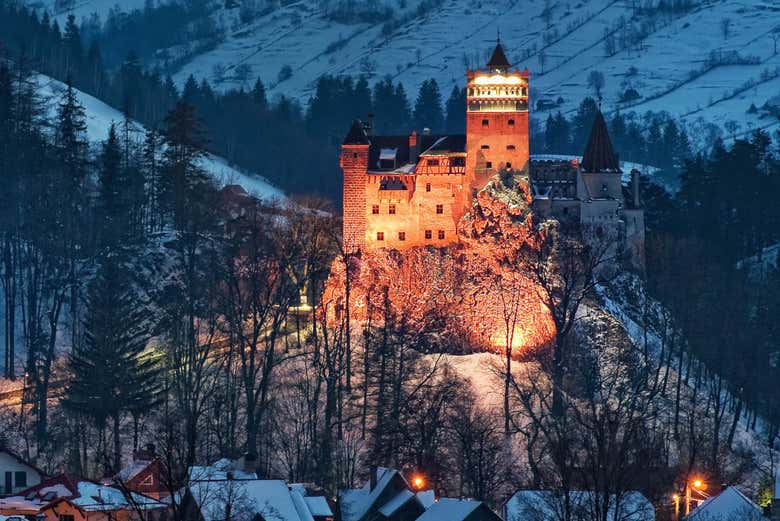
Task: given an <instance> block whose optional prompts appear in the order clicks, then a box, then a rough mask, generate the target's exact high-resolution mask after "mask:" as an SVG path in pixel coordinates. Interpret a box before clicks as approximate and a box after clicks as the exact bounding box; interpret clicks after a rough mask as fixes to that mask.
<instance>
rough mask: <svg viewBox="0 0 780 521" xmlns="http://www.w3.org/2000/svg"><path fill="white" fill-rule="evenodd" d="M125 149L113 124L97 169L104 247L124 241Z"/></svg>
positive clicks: (100, 220)
mask: <svg viewBox="0 0 780 521" xmlns="http://www.w3.org/2000/svg"><path fill="white" fill-rule="evenodd" d="M121 170H122V150H121V148H120V146H119V138H118V137H117V134H116V127H115V126H114V124H113V123H112V124H111V127H110V128H109V130H108V139H107V140H106V142H105V143H104V144H103V151H102V153H101V155H100V171H99V172H98V183H99V190H100V198H99V209H98V212H97V215H98V219H99V224H98V227H97V229H98V233H99V241H100V244H101V245H102V246H103V247H107V248H113V247H114V246H116V245H117V244H120V243H121V240H122V237H121V234H123V232H124V229H125V226H126V225H127V223H126V222H125V218H124V214H125V213H126V209H125V208H123V203H124V201H123V200H122V199H123V198H122V193H121V192H122V189H123V186H122V183H121Z"/></svg>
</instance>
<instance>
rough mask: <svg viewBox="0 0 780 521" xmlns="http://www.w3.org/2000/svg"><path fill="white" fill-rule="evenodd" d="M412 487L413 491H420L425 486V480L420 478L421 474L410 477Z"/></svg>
mask: <svg viewBox="0 0 780 521" xmlns="http://www.w3.org/2000/svg"><path fill="white" fill-rule="evenodd" d="M412 486H413V487H414V488H415V490H422V488H423V487H424V486H425V478H424V477H423V476H422V474H415V475H414V476H412Z"/></svg>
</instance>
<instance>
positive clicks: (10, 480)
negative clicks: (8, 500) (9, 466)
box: [3, 472, 14, 494]
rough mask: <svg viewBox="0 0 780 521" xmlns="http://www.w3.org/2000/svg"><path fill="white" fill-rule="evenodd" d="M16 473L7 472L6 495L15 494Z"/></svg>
mask: <svg viewBox="0 0 780 521" xmlns="http://www.w3.org/2000/svg"><path fill="white" fill-rule="evenodd" d="M13 478H14V473H13V472H6V473H5V487H3V488H4V489H5V490H4V492H3V493H5V494H13V492H14V482H13Z"/></svg>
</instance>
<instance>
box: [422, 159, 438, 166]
mask: <svg viewBox="0 0 780 521" xmlns="http://www.w3.org/2000/svg"><path fill="white" fill-rule="evenodd" d="M425 164H426V165H428V166H439V160H438V159H429V160H428V161H426V162H425Z"/></svg>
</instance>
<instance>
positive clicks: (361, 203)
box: [340, 120, 369, 253]
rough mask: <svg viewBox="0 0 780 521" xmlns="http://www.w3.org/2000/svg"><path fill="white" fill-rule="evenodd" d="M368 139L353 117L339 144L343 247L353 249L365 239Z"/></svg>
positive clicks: (360, 245)
mask: <svg viewBox="0 0 780 521" xmlns="http://www.w3.org/2000/svg"><path fill="white" fill-rule="evenodd" d="M368 148H369V140H368V136H367V135H366V131H365V129H364V128H363V124H362V123H361V122H360V121H359V120H355V121H354V122H353V123H352V126H351V127H350V129H349V132H348V133H347V136H346V137H345V138H344V142H343V143H342V145H341V161H340V166H341V170H342V171H343V172H344V193H343V195H344V200H343V205H344V218H343V228H342V232H343V239H342V240H343V243H344V251H345V252H350V253H354V252H356V251H357V250H359V249H360V248H361V247H362V246H363V243H364V242H365V240H366V174H367V172H368Z"/></svg>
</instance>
